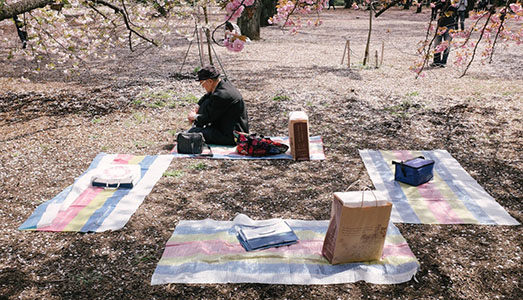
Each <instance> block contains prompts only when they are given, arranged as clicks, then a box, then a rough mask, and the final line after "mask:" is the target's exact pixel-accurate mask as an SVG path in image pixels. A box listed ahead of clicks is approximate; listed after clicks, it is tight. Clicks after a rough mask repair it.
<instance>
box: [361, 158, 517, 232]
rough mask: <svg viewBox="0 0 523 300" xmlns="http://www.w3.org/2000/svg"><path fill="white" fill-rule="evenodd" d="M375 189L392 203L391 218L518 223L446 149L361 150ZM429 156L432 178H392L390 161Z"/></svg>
mask: <svg viewBox="0 0 523 300" xmlns="http://www.w3.org/2000/svg"><path fill="white" fill-rule="evenodd" d="M359 152H360V156H361V158H362V159H363V162H364V163H365V167H366V168H367V171H368V173H369V175H370V178H371V180H372V182H373V183H374V186H375V188H376V190H377V191H378V192H380V194H381V195H383V196H385V197H386V198H387V199H389V200H390V201H391V202H392V203H393V206H392V214H391V221H392V222H395V223H396V222H397V223H414V224H419V223H422V224H487V225H489V224H490V225H519V222H518V221H517V220H515V219H514V218H512V217H511V216H510V215H509V214H508V213H507V212H506V211H505V209H504V208H503V207H502V206H501V205H499V204H498V203H497V202H496V200H494V198H492V197H491V196H490V195H489V194H488V193H487V192H486V191H485V190H484V189H483V188H482V187H481V186H480V185H479V184H478V183H477V182H476V180H474V179H473V178H472V177H471V176H470V175H469V174H468V173H467V172H466V171H465V170H464V169H463V168H462V167H461V165H460V164H459V163H458V161H457V160H456V159H454V158H453V157H452V156H451V155H450V154H449V153H448V152H447V151H446V150H434V151H407V150H402V151H378V150H360V151H359ZM417 156H424V157H425V158H427V159H432V160H434V161H435V163H434V178H433V179H432V180H431V181H429V182H428V183H425V184H422V185H420V186H417V187H415V186H409V185H406V184H403V183H399V182H397V181H394V165H393V164H392V161H393V160H395V161H402V160H403V161H404V160H407V159H411V158H414V157H417Z"/></svg>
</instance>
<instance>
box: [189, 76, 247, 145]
mask: <svg viewBox="0 0 523 300" xmlns="http://www.w3.org/2000/svg"><path fill="white" fill-rule="evenodd" d="M196 81H199V82H200V85H201V86H203V88H204V89H205V91H206V92H207V93H206V94H205V95H203V97H202V98H200V101H198V107H197V108H196V109H195V111H191V112H189V114H188V115H187V119H188V120H189V122H190V123H191V124H193V127H192V128H191V129H189V132H201V133H203V137H204V138H205V142H206V143H208V144H217V145H236V143H235V142H234V136H233V131H234V130H236V131H241V132H249V122H248V120H247V110H246V109H245V103H244V102H243V98H242V95H241V94H240V92H239V91H238V90H237V89H236V88H235V87H234V86H233V85H232V84H231V83H230V82H229V81H228V80H227V79H223V80H222V79H220V72H219V71H218V70H216V69H215V68H214V66H205V67H203V68H202V69H201V70H200V71H198V78H197V79H196Z"/></svg>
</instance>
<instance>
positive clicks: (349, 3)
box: [344, 0, 354, 8]
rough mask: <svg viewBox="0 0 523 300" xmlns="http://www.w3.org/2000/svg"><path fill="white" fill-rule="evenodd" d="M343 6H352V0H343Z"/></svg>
mask: <svg viewBox="0 0 523 300" xmlns="http://www.w3.org/2000/svg"><path fill="white" fill-rule="evenodd" d="M344 2H345V8H351V7H352V2H354V1H353V0H345V1H344Z"/></svg>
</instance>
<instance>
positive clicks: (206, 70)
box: [196, 66, 220, 81]
mask: <svg viewBox="0 0 523 300" xmlns="http://www.w3.org/2000/svg"><path fill="white" fill-rule="evenodd" d="M218 77H220V72H219V71H218V70H216V69H215V68H214V66H205V67H203V68H202V69H201V70H200V71H198V78H197V79H196V81H202V80H206V79H209V78H218Z"/></svg>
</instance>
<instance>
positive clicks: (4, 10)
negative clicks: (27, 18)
mask: <svg viewBox="0 0 523 300" xmlns="http://www.w3.org/2000/svg"><path fill="white" fill-rule="evenodd" d="M53 2H54V0H23V1H19V2H16V3H13V4H7V3H5V2H4V4H3V5H2V6H1V7H0V21H3V20H5V19H11V18H14V17H15V16H17V15H20V14H23V13H25V12H29V11H31V10H33V9H36V8H42V7H45V6H46V5H48V4H51V3H53Z"/></svg>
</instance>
